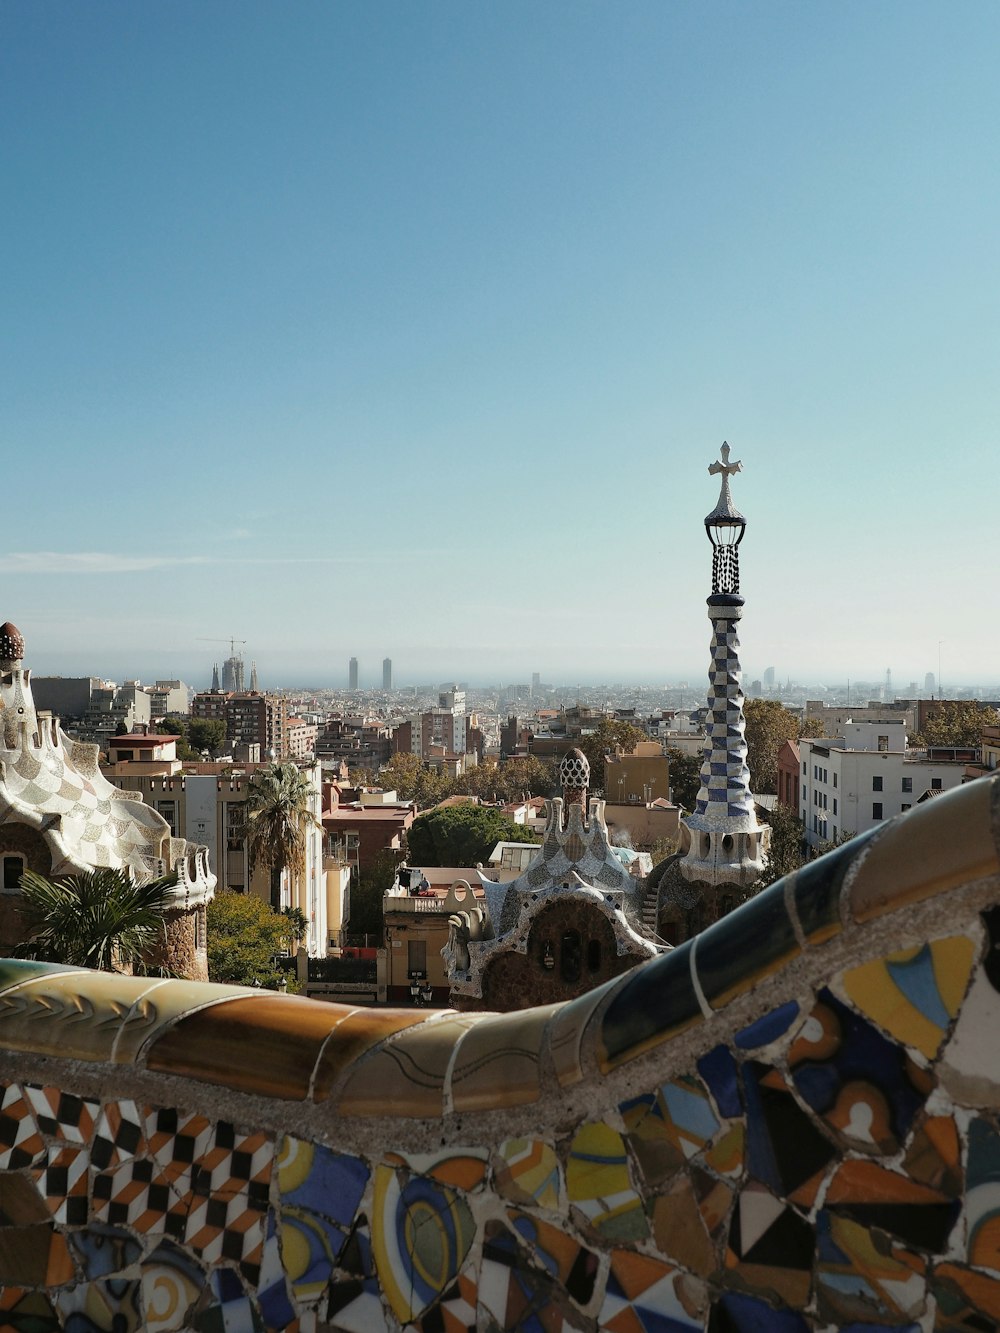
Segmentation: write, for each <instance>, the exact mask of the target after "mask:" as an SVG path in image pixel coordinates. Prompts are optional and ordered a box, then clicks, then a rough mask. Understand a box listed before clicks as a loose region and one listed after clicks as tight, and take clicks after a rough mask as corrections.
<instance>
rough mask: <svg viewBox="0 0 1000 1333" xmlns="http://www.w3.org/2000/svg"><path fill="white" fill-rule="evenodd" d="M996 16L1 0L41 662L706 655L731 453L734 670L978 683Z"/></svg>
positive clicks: (23, 500) (411, 667)
mask: <svg viewBox="0 0 1000 1333" xmlns="http://www.w3.org/2000/svg"><path fill="white" fill-rule="evenodd" d="M998 38H1000V11H998V10H997V9H996V8H995V7H991V6H987V5H985V4H981V3H978V4H977V3H973V4H970V5H968V6H964V7H962V8H960V9H957V10H956V9H949V10H947V11H946V10H944V9H942V8H941V7H940V6H936V5H933V4H927V3H920V2H919V0H918V2H916V3H913V4H911V5H907V6H906V8H905V10H904V9H903V8H902V7H899V8H893V7H883V8H872V7H871V6H867V5H864V4H862V3H860V2H859V0H847V2H846V3H844V4H842V5H839V6H837V7H836V8H833V9H823V8H819V7H808V6H801V5H795V4H792V3H777V2H775V3H761V4H759V5H755V6H753V7H747V6H743V5H739V4H736V3H730V2H728V0H720V3H718V4H716V5H713V6H712V7H710V8H706V7H703V6H698V5H695V4H686V3H678V4H676V5H672V6H664V5H662V4H659V3H654V2H653V0H632V2H631V3H627V4H625V5H621V6H615V7H613V8H612V7H603V6H599V5H596V4H588V3H583V4H572V5H570V4H568V3H560V2H559V0H553V3H552V4H551V5H549V6H545V7H541V8H539V7H537V6H532V5H529V4H527V3H519V2H518V0H513V2H512V3H510V4H505V5H503V6H499V5H495V4H494V5H490V4H484V5H482V6H466V5H464V4H460V3H458V2H457V0H441V3H439V4H437V5H434V6H410V5H407V4H404V3H401V2H399V0H387V2H386V4H384V5H380V6H377V7H372V6H366V5H362V4H357V3H345V4H342V5H337V6H330V5H327V4H325V3H314V2H313V0H302V3H300V4H298V5H296V6H295V7H294V8H292V9H291V10H280V11H279V10H278V9H277V8H275V7H274V6H273V5H271V4H269V3H263V2H258V0H241V3H240V4H235V3H227V2H226V0H219V3H218V4H217V5H213V6H212V7H211V9H208V10H206V9H205V7H204V6H202V5H200V4H195V3H194V2H193V0H175V3H173V4H171V5H170V6H136V5H135V4H134V0H127V2H124V3H121V2H119V0H106V3H104V4H102V5H101V6H100V7H93V6H70V5H63V6H59V5H55V6H49V5H45V6H40V5H37V4H35V3H29V2H28V0H12V3H10V4H9V5H8V6H7V7H6V9H5V15H4V29H3V35H2V42H0V73H2V77H0V113H2V114H3V118H4V124H5V126H6V127H7V133H6V134H5V136H4V140H3V142H2V143H0V163H2V166H3V171H4V177H5V180H6V181H7V182H8V193H9V197H10V200H11V204H10V207H9V208H7V209H5V210H4V213H3V215H2V216H0V240H2V243H3V246H4V253H5V255H6V256H7V257H8V264H7V276H6V281H5V314H6V317H7V325H8V328H10V329H11V330H15V331H16V333H15V334H14V335H13V336H10V337H9V338H8V340H7V344H6V346H5V355H4V358H3V359H2V362H0V397H2V401H3V403H4V407H3V409H2V416H0V427H2V431H3V439H4V444H5V451H4V452H5V461H6V463H7V478H6V480H7V486H8V491H9V493H11V494H12V495H16V496H18V497H19V499H20V503H18V504H16V505H13V506H10V507H9V509H8V512H7V515H6V523H5V532H4V538H3V542H2V543H0V573H2V574H3V575H4V605H3V608H2V611H0V614H2V615H3V616H4V617H7V618H10V619H11V620H13V621H14V622H15V623H17V624H18V625H20V626H21V627H22V629H23V630H24V632H25V635H26V637H27V640H28V650H29V653H30V655H31V658H32V665H33V669H34V670H36V671H39V670H47V671H62V673H63V674H66V673H67V671H68V670H69V664H70V663H73V664H76V665H74V666H73V668H72V669H73V671H76V670H81V671H94V672H95V673H96V672H102V673H103V672H106V673H108V674H117V675H120V676H122V677H124V676H126V675H143V674H145V673H146V672H148V671H150V670H153V671H157V672H159V673H160V674H161V675H167V674H184V675H192V674H194V668H195V666H196V664H197V663H199V662H201V661H202V658H201V657H200V655H199V654H196V653H195V651H194V644H195V641H196V640H198V639H199V638H202V637H205V636H218V635H220V634H222V633H224V632H226V631H230V630H231V631H234V632H237V633H238V634H239V635H240V637H242V638H246V639H247V640H248V642H249V643H251V644H252V645H253V649H254V651H253V657H254V658H255V659H256V661H257V663H258V670H259V673H260V675H261V678H262V680H275V679H284V680H289V679H290V678H291V676H292V674H293V673H294V674H295V675H296V676H297V678H298V679H301V680H306V679H313V680H315V679H322V678H324V677H326V678H332V679H339V677H340V674H341V672H342V671H343V670H344V669H345V668H344V665H342V662H343V659H344V657H345V648H344V643H345V642H346V643H347V644H348V645H349V646H348V648H347V650H346V653H347V655H349V654H350V653H356V654H357V655H358V657H359V658H360V659H362V660H368V661H370V662H371V663H372V666H371V672H372V674H375V673H376V672H377V663H378V661H380V660H381V658H382V656H383V655H385V654H389V655H390V656H391V657H392V659H393V662H394V676H395V678H396V679H397V680H398V681H400V682H402V681H403V680H404V679H421V678H426V679H433V678H435V677H437V678H439V679H446V678H448V677H449V676H453V675H461V676H463V677H465V678H469V679H480V680H481V679H484V678H489V679H494V680H495V679H513V678H516V676H517V675H518V673H519V672H520V670H521V664H522V663H524V661H525V657H526V656H527V655H528V653H527V652H526V648H527V649H530V655H531V656H533V657H534V658H535V659H536V662H537V661H544V662H546V663H547V664H548V665H547V666H546V668H545V672H544V674H545V676H546V678H548V679H553V680H558V679H579V680H581V681H588V680H589V681H595V680H596V681H603V680H617V679H622V680H625V679H632V680H636V679H641V680H647V681H648V680H653V681H655V680H662V679H669V678H670V677H671V676H675V677H681V678H687V679H689V680H699V679H701V678H702V677H703V675H704V660H705V654H706V653H707V650H708V644H709V636H710V627H709V624H708V621H707V619H706V617H705V613H704V596H705V593H706V590H707V584H708V579H709V570H710V552H709V550H708V545H707V543H706V542H705V540H704V532H703V530H702V517H703V515H704V514H705V513H706V512H707V511H708V510H709V509H710V508H711V505H712V504H713V502H714V499H715V493H716V486H715V484H714V483H713V481H712V480H711V479H710V478H709V477H708V476H707V472H706V469H707V466H708V464H709V463H710V462H711V461H712V460H713V459H715V458H716V457H717V456H718V450H719V446H720V445H721V443H722V441H723V439H728V441H729V443H730V444H731V445H732V448H733V451H734V456H735V457H737V458H741V459H742V460H743V464H744V469H745V470H744V472H743V473H741V475H740V477H739V478H738V493H737V496H738V504H739V506H740V508H741V509H742V510H743V512H744V513H745V514H746V515H747V518H748V520H749V526H748V530H747V536H746V541H745V543H744V545H743V548H742V556H743V571H744V585H743V586H744V592H745V595H746V598H747V606H746V614H745V616H744V619H743V622H742V625H741V636H740V637H741V642H742V648H741V654H742V659H743V661H744V662H745V663H746V664H748V670H747V678H748V679H750V678H752V677H753V676H754V675H757V674H760V671H761V670H763V667H764V666H765V665H769V664H772V663H774V664H783V665H780V666H779V670H780V672H781V674H782V678H784V677H785V676H786V675H792V676H797V677H799V678H800V679H811V680H816V681H826V680H829V679H838V678H839V679H844V678H845V677H846V676H847V675H852V676H853V675H854V674H855V673H857V674H858V675H866V676H867V677H868V678H870V679H874V680H877V679H880V678H881V677H882V676H883V675H884V671H885V668H886V666H887V665H891V666H892V670H893V678H894V680H895V681H896V682H897V688H904V687H905V685H906V683H907V682H908V681H909V680H911V679H916V680H918V681H922V680H923V677H924V675H925V674H926V672H928V671H934V672H935V673H936V672H937V669H938V645H939V642H940V643H942V644H943V663H942V667H943V671H942V675H943V680H944V684H945V686H946V688H947V685H948V683H949V682H953V683H956V684H961V683H962V682H963V681H971V680H978V679H981V678H982V677H983V676H984V675H987V676H988V674H989V664H990V663H991V662H996V661H1000V631H998V630H997V629H996V628H995V627H994V626H993V625H992V623H991V620H990V618H989V617H984V616H983V612H982V599H983V587H984V585H985V577H984V575H983V573H982V572H981V571H985V570H988V569H989V568H991V567H992V565H993V563H994V561H995V546H996V542H995V537H994V535H993V532H992V529H991V525H990V524H988V523H976V522H975V521H974V517H975V515H976V514H977V513H978V512H979V508H980V506H981V496H980V492H981V487H982V480H981V478H982V477H983V476H984V475H990V471H989V469H990V468H991V467H992V464H993V457H994V452H995V437H996V421H997V417H998V411H997V406H998V405H997V401H996V400H997V388H996V379H995V375H994V373H993V368H994V366H995V364H996V360H997V354H998V352H1000V328H998V323H997V320H996V317H995V311H996V309H997V307H998V305H1000V273H998V271H997V266H996V264H995V257H994V253H993V251H994V235H995V217H996V215H997V211H998V205H1000V175H998V173H997V170H996V166H995V153H994V149H993V144H992V127H993V125H994V124H995V123H996V122H997V119H998V114H1000V88H998V86H997V83H996V80H995V77H994V70H993V62H992V58H991V56H992V52H993V51H994V50H995V49H996V46H997V40H998ZM900 70H907V71H911V72H912V73H913V75H914V77H908V78H901V77H895V76H891V77H890V76H889V72H891V71H900ZM320 495H322V496H323V497H324V499H325V498H326V497H327V495H329V496H331V497H334V501H335V502H334V504H333V505H332V506H326V505H324V506H320V505H318V504H317V503H316V500H317V498H318V497H319V496H320ZM360 495H364V496H365V499H366V504H365V506H364V510H363V514H364V520H363V523H364V525H363V526H361V527H359V526H358V522H357V521H355V520H354V516H353V509H352V497H354V496H360ZM341 496H342V497H344V500H343V502H342V503H341V504H339V505H338V503H337V497H341ZM359 512H361V511H359ZM568 551H573V552H575V553H576V555H575V556H574V558H573V563H572V567H571V572H570V574H569V575H568V576H567V571H566V561H567V552H568ZM984 622H985V623H984ZM387 626H391V629H392V636H391V642H389V641H387V640H388V639H389V636H388V635H387V633H386V627H387ZM893 659H895V661H893ZM866 661H871V663H872V665H871V666H870V667H865V665H864V663H865V662H866ZM757 662H760V663H761V664H762V665H761V666H760V667H756V666H754V665H753V664H755V663H757ZM101 663H103V664H104V665H99V664H101ZM210 669H211V663H210V662H208V663H207V665H206V666H205V667H203V668H202V669H201V678H204V677H205V675H206V672H207V671H210ZM531 669H533V668H532V667H531V666H530V665H529V666H528V671H529V674H530V670H531Z"/></svg>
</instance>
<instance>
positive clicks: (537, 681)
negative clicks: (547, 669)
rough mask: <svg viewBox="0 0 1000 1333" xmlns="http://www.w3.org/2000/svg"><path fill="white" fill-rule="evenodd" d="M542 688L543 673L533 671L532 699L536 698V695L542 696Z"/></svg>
mask: <svg viewBox="0 0 1000 1333" xmlns="http://www.w3.org/2000/svg"><path fill="white" fill-rule="evenodd" d="M541 688H542V673H541V672H540V671H533V672H532V673H531V697H532V698H534V697H535V695H536V694H540V693H541Z"/></svg>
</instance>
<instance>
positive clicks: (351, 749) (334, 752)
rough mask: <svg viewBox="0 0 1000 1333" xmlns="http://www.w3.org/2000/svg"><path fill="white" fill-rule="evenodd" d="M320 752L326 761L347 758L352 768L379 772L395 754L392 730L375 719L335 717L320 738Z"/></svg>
mask: <svg viewBox="0 0 1000 1333" xmlns="http://www.w3.org/2000/svg"><path fill="white" fill-rule="evenodd" d="M316 754H317V755H318V756H319V757H320V758H321V759H323V760H324V761H329V760H333V761H344V762H346V763H347V764H348V765H349V767H350V768H366V769H368V770H369V771H370V772H372V773H377V772H378V770H379V769H380V768H381V767H382V766H383V764H387V763H388V762H389V758H390V756H391V754H392V732H391V731H390V730H389V727H388V725H387V724H386V723H384V722H379V721H376V720H375V719H373V718H368V717H334V718H331V719H330V721H329V722H328V723H327V724H326V727H325V728H324V730H323V732H322V734H321V735H319V736H317V738H316Z"/></svg>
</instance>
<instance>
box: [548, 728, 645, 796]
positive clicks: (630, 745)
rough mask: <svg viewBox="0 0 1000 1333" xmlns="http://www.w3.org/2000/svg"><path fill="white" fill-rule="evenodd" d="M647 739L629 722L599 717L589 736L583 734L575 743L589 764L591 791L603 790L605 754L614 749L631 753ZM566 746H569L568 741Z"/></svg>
mask: <svg viewBox="0 0 1000 1333" xmlns="http://www.w3.org/2000/svg"><path fill="white" fill-rule="evenodd" d="M648 739H649V737H648V736H647V735H646V733H645V732H644V731H643V730H642V729H641V728H640V727H636V726H633V724H632V723H631V722H620V721H617V720H616V719H615V718H611V717H603V718H601V720H600V722H599V723H598V724H597V728H596V730H594V731H593V732H592V733H591V734H590V735H589V736H583V737H582V738H581V739H580V741H579V742H578V743H577V744H578V746H579V748H580V749H581V750H582V751H583V753H584V754H585V755H586V756H587V761H588V763H589V764H590V789H591V791H603V790H604V781H605V773H604V756H605V755H606V754H614V753H615V752H616V751H621V753H622V754H631V753H632V751H633V750H634V749H635V747H636V746H637V745H638V744H639V742H640V741H645V740H648ZM566 748H567V749H569V748H570V743H569V742H567V745H566Z"/></svg>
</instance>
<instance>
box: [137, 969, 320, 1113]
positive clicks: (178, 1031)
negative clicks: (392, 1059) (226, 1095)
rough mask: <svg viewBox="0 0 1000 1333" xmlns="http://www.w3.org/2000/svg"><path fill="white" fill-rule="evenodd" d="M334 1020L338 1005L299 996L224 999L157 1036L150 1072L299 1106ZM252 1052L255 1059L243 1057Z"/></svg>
mask: <svg viewBox="0 0 1000 1333" xmlns="http://www.w3.org/2000/svg"><path fill="white" fill-rule="evenodd" d="M337 1018H338V1007H337V1006H335V1005H328V1004H316V1003H315V1002H314V1001H312V1000H304V999H300V998H299V997H298V996H295V995H269V994H265V993H264V992H261V994H259V995H253V996H244V998H241V999H223V1000H220V1001H219V1002H218V1003H216V1004H213V1005H210V1006H208V1007H207V1008H204V1009H199V1010H197V1012H195V1013H193V1014H189V1015H187V1016H186V1017H182V1018H180V1019H178V1020H177V1022H175V1023H174V1024H173V1026H171V1027H170V1028H168V1029H167V1030H166V1031H165V1032H163V1033H161V1034H159V1035H157V1036H154V1038H153V1039H152V1041H151V1042H150V1043H149V1045H148V1047H147V1049H146V1067H147V1068H148V1069H151V1070H154V1071H155V1072H157V1073H161V1074H179V1075H182V1076H185V1077H187V1078H194V1079H199V1080H201V1081H202V1082H204V1083H215V1084H218V1085H221V1086H222V1087H225V1088H232V1089H234V1090H235V1091H238V1092H249V1093H259V1094H261V1095H263V1096H267V1097H287V1098H292V1099H295V1100H297V1101H302V1100H304V1099H305V1098H306V1097H307V1096H308V1094H309V1088H310V1082H311V1078H312V1072H313V1068H314V1066H315V1065H316V1061H317V1059H318V1058H319V1053H320V1051H321V1049H322V1047H323V1043H324V1042H325V1041H326V1039H327V1037H328V1036H329V1035H330V1031H331V1029H332V1028H333V1027H334V1026H335V1024H336V1022H337ZM248 1049H252V1050H253V1053H254V1058H253V1059H252V1060H248V1059H247V1058H246V1052H247V1050H248Z"/></svg>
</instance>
